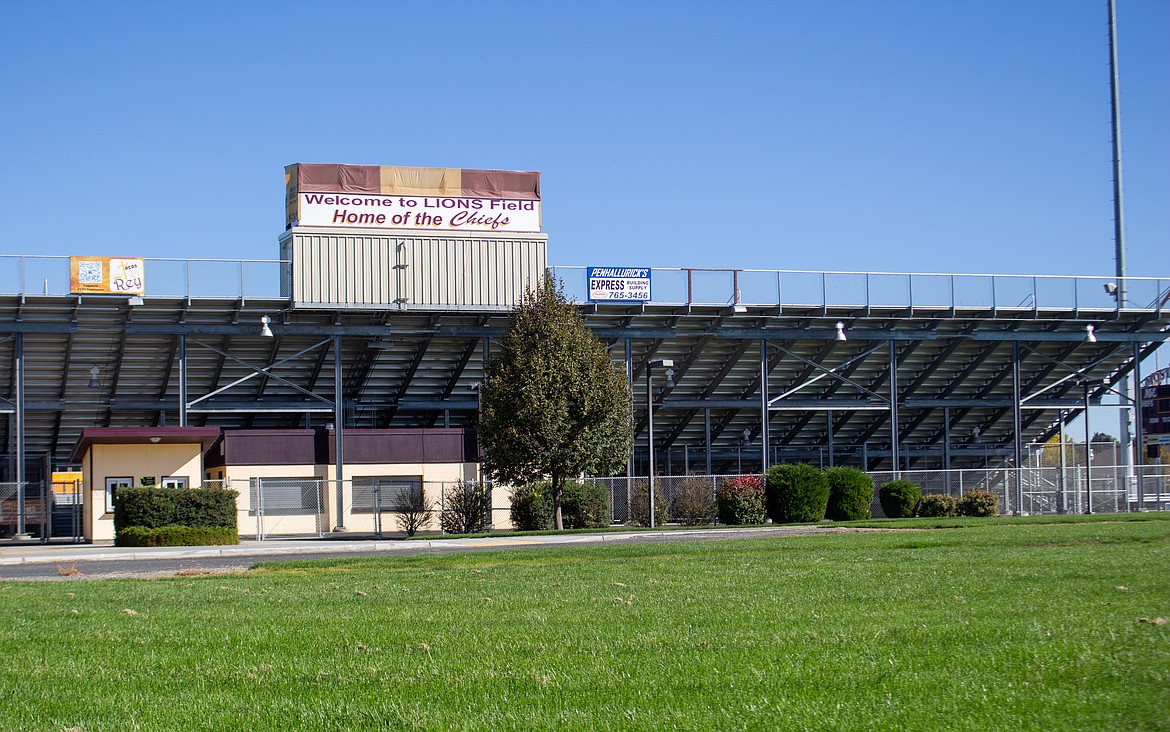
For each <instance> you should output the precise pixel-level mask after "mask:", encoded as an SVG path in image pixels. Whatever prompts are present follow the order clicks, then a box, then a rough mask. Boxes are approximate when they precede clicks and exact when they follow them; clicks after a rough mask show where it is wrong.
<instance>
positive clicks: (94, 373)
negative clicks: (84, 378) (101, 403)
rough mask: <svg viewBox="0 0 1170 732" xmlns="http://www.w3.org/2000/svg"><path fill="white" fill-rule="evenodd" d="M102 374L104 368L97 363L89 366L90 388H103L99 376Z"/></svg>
mask: <svg viewBox="0 0 1170 732" xmlns="http://www.w3.org/2000/svg"><path fill="white" fill-rule="evenodd" d="M101 374H102V369H101V367H100V366H98V365H97V364H96V363H95V364H94V365H93V366H90V367H89V384H88V386H89V388H90V389H100V388H102V382H100V381H98V377H99V376H101Z"/></svg>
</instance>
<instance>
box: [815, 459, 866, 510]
mask: <svg viewBox="0 0 1170 732" xmlns="http://www.w3.org/2000/svg"><path fill="white" fill-rule="evenodd" d="M825 477H826V478H828V479H829V505H828V508H827V509H826V511H825V515H826V516H827V517H828V518H830V519H832V520H833V521H857V520H860V519H867V518H869V515H870V506H872V505H873V476H871V475H870V474H869V473H865V472H862V471H860V470H858V469H857V468H843V467H839V468H829V469H828V470H826V471H825Z"/></svg>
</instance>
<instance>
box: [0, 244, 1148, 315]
mask: <svg viewBox="0 0 1170 732" xmlns="http://www.w3.org/2000/svg"><path fill="white" fill-rule="evenodd" d="M144 263H145V274H146V292H147V296H148V297H149V296H155V297H182V298H221V299H222V298H231V299H248V298H253V299H275V298H281V297H284V296H285V295H282V289H283V288H282V285H283V282H282V277H284V276H285V275H286V274H287V272H288V271H289V266H290V265H291V262H289V261H288V260H281V259H243V260H234V259H195V258H185V259H184V258H153V257H147V258H145V259H144ZM549 272H550V273H552V274H553V275H554V276H555V277H557V278H559V279H561V280H563V281H564V284H565V290H566V293H567V294H568V295H570V296H571V297H573V298H575V299H576V300H578V301H580V302H584V301H586V300H588V295H589V292H588V281H587V268H586V267H583V266H552V267H549ZM651 282H652V284H653V290H652V297H653V300H652V302H655V303H660V304H692V305H745V306H757V307H779V308H781V309H783V308H784V307H786V306H787V307H800V308H808V307H820V308H830V307H849V308H870V307H873V308H907V309H912V308H948V309H952V310H965V309H976V310H996V309H1004V310H1016V311H1018V310H1025V311H1026V310H1034V311H1040V310H1065V311H1067V310H1073V311H1076V310H1082V309H1084V310H1090V311H1108V310H1118V309H1122V308H1120V307H1119V303H1118V302H1117V300H1116V298H1115V297H1113V296H1112V295H1110V294H1109V293H1108V292H1107V291H1106V287H1105V286H1106V285H1110V286H1112V285H1115V284H1116V282H1117V279H1116V278H1115V277H1082V276H1068V275H1014V274H944V273H929V272H816V271H809V270H764V269H701V268H694V267H678V268H655V269H652V270H651ZM1125 284H1126V289H1127V292H1128V295H1127V297H1128V302H1127V303H1126V304H1125V307H1124V308H1123V309H1125V310H1154V311H1161V310H1163V309H1164V308H1166V307H1167V305H1168V304H1170V278H1165V277H1161V278H1155V277H1127V278H1126V279H1125ZM70 289H71V288H70V283H69V257H66V256H46V255H19V254H5V255H0V294H3V295H68V294H70ZM286 294H287V293H286Z"/></svg>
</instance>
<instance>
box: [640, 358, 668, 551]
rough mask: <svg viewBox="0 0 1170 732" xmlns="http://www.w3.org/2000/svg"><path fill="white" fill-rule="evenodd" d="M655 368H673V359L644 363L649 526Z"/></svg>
mask: <svg viewBox="0 0 1170 732" xmlns="http://www.w3.org/2000/svg"><path fill="white" fill-rule="evenodd" d="M655 368H664V369H670V368H674V361H672V360H670V359H669V358H657V359H654V360H653V361H651V362H650V363H648V364H646V444H647V446H648V447H649V448H650V452H649V456H650V460H649V470H648V471H647V472H648V477H647V479H646V483H647V489H648V492H649V493H650V528H654V390H653V388H652V384H653V378H652V376H653V373H654V369H655Z"/></svg>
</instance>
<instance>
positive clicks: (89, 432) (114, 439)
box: [69, 427, 219, 463]
mask: <svg viewBox="0 0 1170 732" xmlns="http://www.w3.org/2000/svg"><path fill="white" fill-rule="evenodd" d="M218 438H219V428H218V427H86V428H85V429H83V430H81V438H80V439H79V440H78V441H77V445H76V446H75V447H74V448H73V455H72V456H71V457H70V458H69V460H70V462H74V463H80V462H81V460H82V458H83V457H84V456H85V453H86V452H88V451H89V448H90V447H92V446H93V445H148V444H166V445H187V444H194V443H197V444H199V445H200V448H199V449H200V452H202V451H204V450H206V449H207V448H209V447H211V444H212V443H213V442H215V441H216V440H217V439H218Z"/></svg>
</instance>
